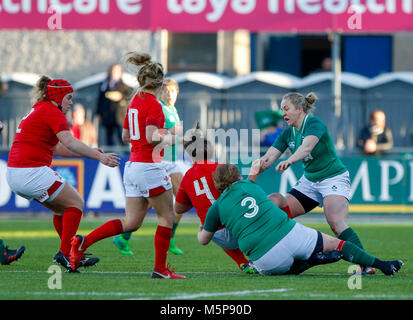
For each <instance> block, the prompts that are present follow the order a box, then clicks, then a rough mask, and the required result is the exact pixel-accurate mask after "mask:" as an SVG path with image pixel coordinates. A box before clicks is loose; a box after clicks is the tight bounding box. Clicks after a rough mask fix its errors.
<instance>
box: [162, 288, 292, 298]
mask: <svg viewBox="0 0 413 320" xmlns="http://www.w3.org/2000/svg"><path fill="white" fill-rule="evenodd" d="M290 290H293V289H285V288H280V289H269V290H244V291H228V292H200V293H181V294H177V295H174V296H172V297H166V298H165V299H167V300H179V299H199V298H211V297H221V296H237V297H238V296H245V295H251V294H254V295H267V294H268V293H281V292H286V291H290Z"/></svg>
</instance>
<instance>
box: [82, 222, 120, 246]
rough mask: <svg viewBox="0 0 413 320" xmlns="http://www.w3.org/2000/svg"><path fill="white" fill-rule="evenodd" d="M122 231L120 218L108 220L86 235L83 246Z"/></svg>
mask: <svg viewBox="0 0 413 320" xmlns="http://www.w3.org/2000/svg"><path fill="white" fill-rule="evenodd" d="M122 232H123V226H122V221H121V220H120V219H115V220H110V221H108V222H105V223H104V224H102V225H101V226H100V227H99V228H97V229H95V230H93V231H92V232H91V233H89V234H88V235H87V236H86V240H85V243H84V245H83V248H87V247H90V246H91V245H92V244H94V243H95V242H97V241H99V240H102V239H105V238H107V237H112V236H116V235H118V234H121V233H122Z"/></svg>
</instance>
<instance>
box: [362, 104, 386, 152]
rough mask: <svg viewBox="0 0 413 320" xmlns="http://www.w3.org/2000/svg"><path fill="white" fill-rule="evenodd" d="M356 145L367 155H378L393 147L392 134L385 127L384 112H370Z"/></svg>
mask: <svg viewBox="0 0 413 320" xmlns="http://www.w3.org/2000/svg"><path fill="white" fill-rule="evenodd" d="M357 146H358V147H359V148H360V149H361V150H362V151H363V153H364V154H367V155H375V156H380V155H383V154H384V153H385V152H386V151H388V150H390V149H392V148H393V134H392V132H391V130H390V128H388V127H386V114H385V113H384V111H382V110H374V111H373V112H372V113H371V114H370V124H369V125H368V126H366V127H364V128H363V129H362V130H361V131H360V135H359V138H358V140H357Z"/></svg>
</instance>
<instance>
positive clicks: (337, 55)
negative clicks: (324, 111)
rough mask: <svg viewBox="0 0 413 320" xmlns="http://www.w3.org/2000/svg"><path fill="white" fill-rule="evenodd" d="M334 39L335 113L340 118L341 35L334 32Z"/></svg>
mask: <svg viewBox="0 0 413 320" xmlns="http://www.w3.org/2000/svg"><path fill="white" fill-rule="evenodd" d="M332 40H333V45H332V63H333V82H332V84H333V88H332V89H333V90H332V91H333V98H334V115H335V116H336V117H337V118H339V117H341V35H339V34H338V33H333V34H332Z"/></svg>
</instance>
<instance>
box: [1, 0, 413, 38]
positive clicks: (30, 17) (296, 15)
mask: <svg viewBox="0 0 413 320" xmlns="http://www.w3.org/2000/svg"><path fill="white" fill-rule="evenodd" d="M412 18H413V0H259V1H258V0H162V1H161V0H156V1H151V0H71V1H70V0H0V29H49V30H56V29H68V30H69V29H71V30H73V29H77V30H139V29H140V30H159V29H166V30H170V31H174V32H216V31H218V30H237V29H246V30H250V31H253V32H255V31H278V32H331V31H335V32H356V31H362V32H395V31H411V30H413V19H412Z"/></svg>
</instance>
